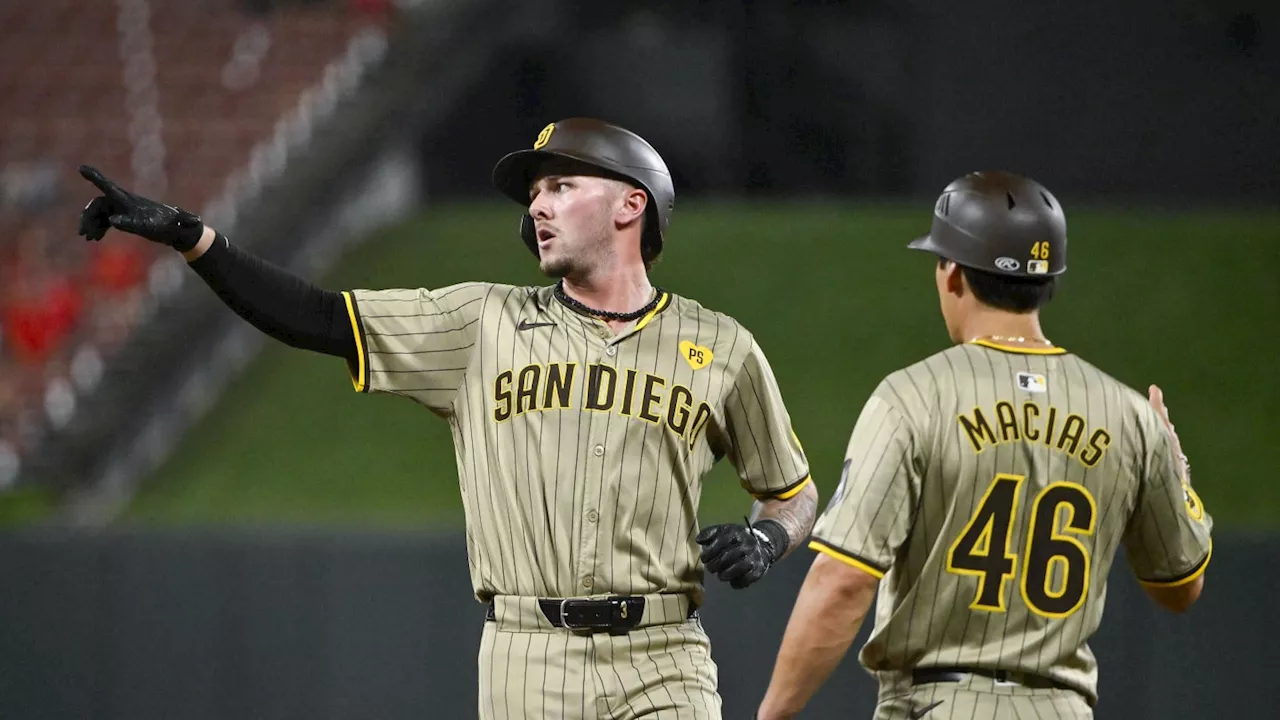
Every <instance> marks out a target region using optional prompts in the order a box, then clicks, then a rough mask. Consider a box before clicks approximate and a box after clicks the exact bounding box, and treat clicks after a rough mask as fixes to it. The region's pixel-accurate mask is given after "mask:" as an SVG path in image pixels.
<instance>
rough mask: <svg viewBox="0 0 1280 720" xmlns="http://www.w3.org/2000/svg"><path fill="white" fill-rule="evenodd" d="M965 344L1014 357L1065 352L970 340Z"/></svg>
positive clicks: (1054, 349)
mask: <svg viewBox="0 0 1280 720" xmlns="http://www.w3.org/2000/svg"><path fill="white" fill-rule="evenodd" d="M967 344H969V345H981V346H982V347H985V348H991V349H992V350H999V351H1000V352H1007V353H1013V354H1015V355H1065V354H1066V352H1067V351H1066V349H1065V348H1060V347H1047V348H1029V347H1018V346H1017V345H1004V344H1002V343H998V342H992V341H990V340H970V341H969V342H968V343H967Z"/></svg>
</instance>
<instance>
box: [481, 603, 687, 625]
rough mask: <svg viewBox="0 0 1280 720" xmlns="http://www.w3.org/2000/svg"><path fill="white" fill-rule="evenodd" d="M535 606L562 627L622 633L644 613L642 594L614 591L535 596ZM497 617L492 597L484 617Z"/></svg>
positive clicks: (491, 620)
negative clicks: (608, 593)
mask: <svg viewBox="0 0 1280 720" xmlns="http://www.w3.org/2000/svg"><path fill="white" fill-rule="evenodd" d="M538 609H539V610H541V611H542V614H543V615H544V616H545V617H546V618H547V622H549V623H551V624H552V625H553V626H555V627H558V628H565V629H566V630H590V631H593V632H608V633H609V634H610V635H625V634H627V633H628V632H631V631H632V630H634V629H636V626H638V625H639V624H640V620H641V619H642V618H643V617H644V598H643V597H640V596H630V595H614V596H611V597H607V598H598V599H590V600H589V599H586V598H565V599H563V600H558V599H539V600H538ZM696 614H697V608H696V607H694V605H693V603H689V617H694V616H695V615H696ZM496 619H497V613H496V611H495V609H494V605H493V601H492V600H490V601H489V609H488V612H486V613H485V620H487V621H489V622H493V621H495V620H496Z"/></svg>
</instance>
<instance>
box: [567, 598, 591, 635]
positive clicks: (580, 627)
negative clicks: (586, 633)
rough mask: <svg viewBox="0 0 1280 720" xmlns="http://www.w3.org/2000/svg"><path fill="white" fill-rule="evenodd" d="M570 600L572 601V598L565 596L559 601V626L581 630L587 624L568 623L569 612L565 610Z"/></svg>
mask: <svg viewBox="0 0 1280 720" xmlns="http://www.w3.org/2000/svg"><path fill="white" fill-rule="evenodd" d="M572 601H573V598H565V599H563V600H561V601H560V626H561V627H563V628H564V629H566V630H583V629H585V628H586V627H587V626H585V625H573V624H570V623H569V613H568V612H567V608H568V606H569V603H570V602H572Z"/></svg>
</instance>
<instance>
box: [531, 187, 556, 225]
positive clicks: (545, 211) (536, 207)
mask: <svg viewBox="0 0 1280 720" xmlns="http://www.w3.org/2000/svg"><path fill="white" fill-rule="evenodd" d="M529 216H530V217H532V218H533V219H534V220H547V219H549V218H550V217H551V216H552V210H551V200H550V198H549V197H548V193H538V194H537V195H534V196H533V199H532V200H530V201H529Z"/></svg>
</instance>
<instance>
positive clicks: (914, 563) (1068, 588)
mask: <svg viewBox="0 0 1280 720" xmlns="http://www.w3.org/2000/svg"><path fill="white" fill-rule="evenodd" d="M1175 467H1176V464H1175V459H1174V455H1173V451H1172V449H1171V443H1170V437H1169V434H1168V432H1167V430H1166V429H1165V427H1164V425H1163V424H1162V422H1161V421H1160V418H1159V416H1158V415H1157V414H1156V413H1155V411H1154V410H1152V409H1151V407H1150V405H1149V404H1148V402H1147V399H1146V398H1145V397H1143V396H1142V395H1139V394H1138V393H1136V392H1134V391H1133V390H1131V389H1129V388H1127V387H1126V386H1124V385H1123V384H1121V383H1120V382H1118V381H1117V380H1115V379H1113V378H1111V377H1110V376H1108V375H1106V374H1105V373H1103V372H1102V371H1100V370H1098V369H1097V368H1095V367H1094V366H1092V365H1090V364H1089V363H1087V362H1085V361H1084V360H1081V359H1080V358H1079V357H1076V356H1075V355H1071V354H1067V353H1065V351H1063V350H1061V349H1052V350H1030V351H1029V350H1025V349H1021V348H1011V347H1003V346H1000V345H995V344H992V343H986V342H974V343H969V344H965V345H959V346H956V347H953V348H950V349H948V350H946V351H944V352H941V353H938V354H937V355H934V356H932V357H930V358H928V359H926V360H924V361H923V362H920V363H917V364H915V365H912V366H911V367H908V368H905V369H903V370H900V371H898V372H895V373H893V374H891V375H889V376H888V377H887V378H885V380H884V381H883V382H882V383H881V384H880V386H879V387H878V388H877V389H876V390H875V392H874V393H873V394H872V396H871V398H870V399H869V400H868V401H867V404H866V406H865V407H864V408H863V410H862V414H861V416H860V417H859V418H858V422H857V424H856V426H855V428H854V431H853V436H852V438H851V440H850V442H849V449H848V453H847V456H846V460H845V469H844V476H843V477H842V479H841V483H840V486H839V488H838V489H837V491H836V493H835V495H834V496H833V497H832V499H831V501H830V504H829V505H828V507H827V509H826V511H825V512H824V513H823V515H822V517H821V518H820V519H819V520H818V523H817V525H816V527H815V528H814V533H813V535H814V539H813V542H812V544H811V546H812V547H813V548H814V549H816V550H819V551H821V552H825V553H827V554H830V555H832V556H834V557H836V558H838V559H841V560H843V561H845V562H847V563H849V564H852V565H854V566H856V567H859V568H861V569H863V570H865V571H867V572H869V573H871V574H873V575H875V576H877V577H882V578H883V580H882V582H881V584H880V590H879V596H878V604H877V609H876V621H875V629H874V631H873V633H872V636H871V638H870V640H869V641H868V642H867V645H866V647H865V648H863V651H862V654H861V660H862V662H863V664H864V665H865V666H866V667H867V668H868V669H870V670H872V671H878V670H905V669H909V668H913V667H929V666H965V667H980V668H989V669H1004V670H1009V671H1021V672H1029V673H1036V674H1040V675H1045V676H1049V677H1052V678H1054V679H1057V680H1060V681H1062V682H1064V683H1067V684H1069V685H1071V686H1072V687H1075V688H1078V689H1080V690H1081V691H1082V692H1084V693H1086V694H1087V695H1089V696H1092V697H1094V698H1095V699H1096V692H1097V672H1096V663H1095V661H1094V658H1093V654H1092V653H1091V652H1090V650H1089V648H1088V645H1087V643H1086V641H1087V640H1088V638H1089V636H1090V635H1092V634H1093V632H1094V631H1095V630H1096V629H1097V627H1098V624H1099V622H1100V621H1101V618H1102V609H1103V602H1104V599H1105V597H1106V579H1107V573H1108V571H1109V569H1110V567H1111V563H1112V560H1113V558H1114V556H1115V554H1116V552H1117V550H1118V548H1119V546H1120V544H1121V542H1123V543H1124V545H1125V550H1126V554H1127V558H1128V562H1129V564H1130V566H1131V567H1132V569H1133V571H1134V572H1135V573H1136V574H1137V576H1138V578H1139V579H1140V580H1142V581H1144V582H1150V583H1154V584H1180V583H1184V582H1190V581H1191V580H1193V579H1194V578H1196V577H1198V576H1199V574H1200V573H1201V572H1203V571H1204V568H1205V566H1206V565H1207V564H1208V562H1209V554H1210V537H1209V535H1210V529H1211V527H1212V520H1211V518H1210V516H1209V515H1208V513H1206V512H1205V511H1204V508H1203V507H1202V506H1201V505H1200V501H1199V498H1198V497H1196V495H1195V493H1194V492H1193V491H1192V490H1191V488H1190V487H1189V486H1188V485H1185V484H1184V483H1183V482H1182V480H1181V479H1180V478H1179V476H1178V474H1177V471H1176V469H1175Z"/></svg>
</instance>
